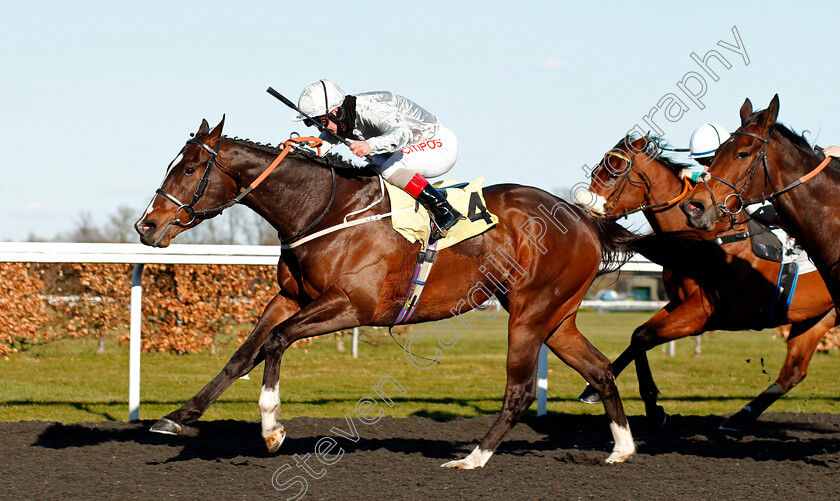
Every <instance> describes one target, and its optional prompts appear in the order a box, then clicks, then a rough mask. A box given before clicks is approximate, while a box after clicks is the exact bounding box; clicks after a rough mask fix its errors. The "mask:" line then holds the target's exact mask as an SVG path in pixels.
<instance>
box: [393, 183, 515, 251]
mask: <svg viewBox="0 0 840 501" xmlns="http://www.w3.org/2000/svg"><path fill="white" fill-rule="evenodd" d="M483 184H484V178H481V177H480V178H478V179H476V180H475V181H473V182H471V183H457V184H456V182H454V181H448V180H447V181H438V182H437V183H434V184H433V186H434V187H435V188H437V189H438V190H440V191H441V192H442V193H444V194H445V195H446V199H447V200H449V203H450V204H452V207H454V208H455V210H457V211H458V212H460V213H461V214H463V215H464V216H465V217H466V219H464V220H461V221H459V222H458V224H456V225H455V226H453V227H452V228H451V229H450V230H449V231H448V233H447V235H446V236H445V237H443V238H441V239H440V240H437V242H436V244H437V250H438V251H441V250H443V249H445V248H447V247H452V246H453V245H455V244H457V243H459V242H463V241H464V240H467V239H468V238H472V237H474V236H476V235H480V234H482V233H484V232H485V231H487V230H489V229H490V228H492V227H493V226H495V225H496V224H498V222H499V217H498V216H496V215H495V214H491V213H490V212H489V211H488V210H487V206H486V205H485V203H484V195H483V194H482V186H483ZM385 186H386V187H387V188H388V197H389V198H390V200H391V212H392V213H393V215H392V216H391V225H392V227H393V228H394V230H395V231H396V232H397V233H399V234H400V235H402V236H403V237H405V239H406V240H408V241H409V242H411V243H415V242H421V243H423V246H424V247H425V246H427V245H428V244H429V237H430V236H431V218H430V217H429V213H428V212H427V211H426V209H425V208H423V207H422V206H421V205H420V204H419V203H418V202H417V201H416V200H414V198H412V197H411V195H409V194H407V193H406V192H404V191H403V190H401V189H399V188H397V187H396V186H391V185H390V184H387V183H386V184H385ZM411 208H413V209H414V210H409V209H411Z"/></svg>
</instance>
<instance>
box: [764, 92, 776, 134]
mask: <svg viewBox="0 0 840 501" xmlns="http://www.w3.org/2000/svg"><path fill="white" fill-rule="evenodd" d="M777 118H779V95H778V94H776V95H775V96H773V99H771V100H770V106H768V107H767V109H766V110H765V111H764V117H763V118H762V119H761V121H762V125H763V126H764V127H770V126H771V125H773V124H774V123H776V119H777Z"/></svg>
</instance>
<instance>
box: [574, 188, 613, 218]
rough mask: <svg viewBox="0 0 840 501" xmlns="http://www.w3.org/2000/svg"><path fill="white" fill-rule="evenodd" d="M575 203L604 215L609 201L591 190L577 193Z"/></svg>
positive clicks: (582, 190)
mask: <svg viewBox="0 0 840 501" xmlns="http://www.w3.org/2000/svg"><path fill="white" fill-rule="evenodd" d="M573 202H574V203H576V204H577V205H580V206H581V207H583V208H585V209H589V210H591V211H592V212H595V213H597V214H604V211H605V210H606V209H605V207H606V205H607V199H606V198H604V197H602V196H601V195H599V194H597V193H595V192H593V191H590V190H584V189H581V190H577V191H575V198H574V200H573Z"/></svg>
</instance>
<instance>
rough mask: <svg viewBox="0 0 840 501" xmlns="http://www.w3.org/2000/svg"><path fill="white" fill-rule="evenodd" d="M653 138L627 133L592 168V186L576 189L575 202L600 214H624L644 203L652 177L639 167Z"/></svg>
mask: <svg viewBox="0 0 840 501" xmlns="http://www.w3.org/2000/svg"><path fill="white" fill-rule="evenodd" d="M653 144H654V142H653V141H651V140H650V138H648V137H642V138H637V139H633V138H631V137H630V136H627V137H625V138H624V139H622V140H621V141H619V142H618V144H616V145H615V146H614V147H613V148H612V149H611V150H610V151H608V152H607V153H606V154H604V157H603V158H602V159H601V161H600V162H599V163H598V165H597V166H595V168H594V169H592V173H591V174H590V181H589V188H588V189H579V190H576V191H575V193H574V202H575V203H576V204H578V205H580V206H582V207H584V208H586V209H588V210H590V211H592V212H593V213H595V214H597V215H601V216H611V215H616V214H623V213H626V212H628V211H632V210H634V209H636V208H639V207H641V206H644V204H645V197H646V196H647V194H648V193H649V192H650V189H651V183H650V178H649V176H648V175H647V173H645V171H644V170H642V169H639V168H638V165H639V162H640V160H641V161H645V160H648V153H649V151H648V150H649V149H650V148H651V145H653Z"/></svg>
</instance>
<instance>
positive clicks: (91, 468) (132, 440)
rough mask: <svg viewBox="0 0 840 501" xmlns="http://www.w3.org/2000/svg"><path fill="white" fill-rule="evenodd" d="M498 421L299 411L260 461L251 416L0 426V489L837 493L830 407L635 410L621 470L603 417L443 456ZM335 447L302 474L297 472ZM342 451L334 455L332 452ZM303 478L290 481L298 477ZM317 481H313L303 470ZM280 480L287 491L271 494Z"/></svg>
mask: <svg viewBox="0 0 840 501" xmlns="http://www.w3.org/2000/svg"><path fill="white" fill-rule="evenodd" d="M494 419H495V416H484V417H480V418H473V419H453V420H447V421H435V420H432V419H428V418H422V417H411V418H404V419H395V418H388V417H385V418H382V419H381V420H380V421H379V422H378V423H376V424H372V425H364V424H357V430H356V431H357V435H358V440H357V441H356V442H353V441H351V440H350V439H348V438H345V437H343V436H342V435H341V434H340V433H337V432H335V431H331V430H332V429H333V428H336V429H341V430H345V431H347V430H349V427H348V424H347V422H346V421H345V420H343V419H312V418H295V419H289V420H286V421H285V422H284V424H285V425H286V431H287V433H288V438H287V439H286V442H285V443H284V444H283V447H282V448H281V451H280V453H279V454H277V455H269V454H268V453H267V452H266V451H265V449H264V446H263V444H262V440H261V438H260V427H259V423H257V422H242V421H213V422H201V421H199V422H198V423H196V424H195V425H194V426H191V427H189V428H187V429H185V431H184V432H183V433H182V435H180V436H177V437H175V436H161V435H154V434H151V433H149V432H147V431H146V430H147V429H148V428H149V426H150V425H151V424H152V421H143V422H140V423H123V422H98V423H76V424H69V425H67V424H57V423H48V422H40V421H25V422H16V423H0V458H2V459H0V464H2V466H3V477H4V484H5V485H4V487H3V489H2V491H0V492H2V496H3V497H4V498H14V499H42V498H45V499H103V498H107V499H112V498H117V499H164V498H174V499H287V498H293V497H294V496H295V495H296V494H298V493H301V492H302V491H303V483H302V482H300V481H299V479H300V478H306V480H307V482H306V492H305V497H304V499H342V500H343V499H364V500H370V499H422V500H429V499H471V500H472V499H633V500H638V499H662V500H670V499H692V500H696V499H764V500H767V499H808V500H817V499H835V500H836V499H840V415H836V414H790V413H770V414H768V415H766V416H764V417H762V419H761V421H760V422H759V423H758V424H757V425H756V426H755V427H754V428H753V429H752V430H751V431H750V432H748V433H745V434H741V435H732V434H726V433H723V432H720V431H718V429H717V426H718V424H720V422H721V420H722V418H721V417H719V416H672V417H671V419H670V420H669V422H668V424H667V426H666V428H665V430H664V431H662V432H658V433H655V432H653V431H652V430H651V429H650V428H649V427H648V426H647V425H646V423H645V421H644V420H643V418H639V417H636V418H631V427H632V429H633V431H634V435H635V438H636V441H637V445H638V448H639V453H638V455H637V456H636V458H635V459H634V460H633V461H632V462H630V463H627V464H623V465H610V466H607V465H605V464H604V463H603V461H604V459H605V458H606V457H607V455H608V453H609V451H610V449H611V448H612V443H611V437H610V434H609V430H608V427H607V422H606V419H605V418H604V417H603V416H577V415H549V416H547V417H542V418H536V417H529V418H526V419H525V421H524V422H522V423H520V424H519V425H518V426H516V428H514V429H513V431H512V432H511V433H510V434H509V436H508V437H507V440H506V441H505V442H503V443H502V446H501V447H500V449H499V451H497V453H496V454H495V455H494V456H493V457H492V458H491V459H490V461H489V462H488V463H487V466H486V467H484V468H483V469H478V470H473V471H461V470H452V469H446V468H441V467H440V464H442V463H444V462H446V461H448V460H451V459H455V458H461V457H463V456H464V455H466V454H467V453H468V452H469V451H470V450H472V448H473V447H474V446H475V444H476V443H477V441H478V439H479V438H480V437H481V436H482V435H483V434H484V433H485V432H486V431H487V429H488V428H489V426H490V424H491V423H492V421H493V420H494ZM325 437H327V440H322V441H321V446H320V447H322V449H320V450H321V451H322V452H326V449H325V448H324V447H327V446H328V445H329V444H330V443H332V442H331V441H330V440H329V439H330V438H331V439H332V440H334V443H336V444H337V445H335V446H334V447H335V448H334V449H333V450H332V451H329V455H327V456H326V457H328V458H331V461H332V463H333V464H330V465H324V464H321V463H319V462H318V461H316V460H315V459H314V456H310V457H309V458H308V459H307V460H306V461H307V463H306V464H307V465H308V466H309V468H310V470H311V474H307V473H305V472H304V471H303V470H302V469H300V468H298V467H296V466H295V459H294V457H293V455H295V454H296V455H298V458H305V457H306V454H307V453H308V454H313V452H314V450H315V448H316V444H317V443H318V442H319V440H321V439H323V438H325ZM339 447H340V450H341V451H343V455H339V454H340V450H339ZM298 475H299V477H296V476H298ZM312 475H314V476H318V475H320V478H317V479H316V478H313V476H312ZM275 485H276V486H278V487H286V490H282V491H281V490H278V489H277V488H275Z"/></svg>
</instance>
